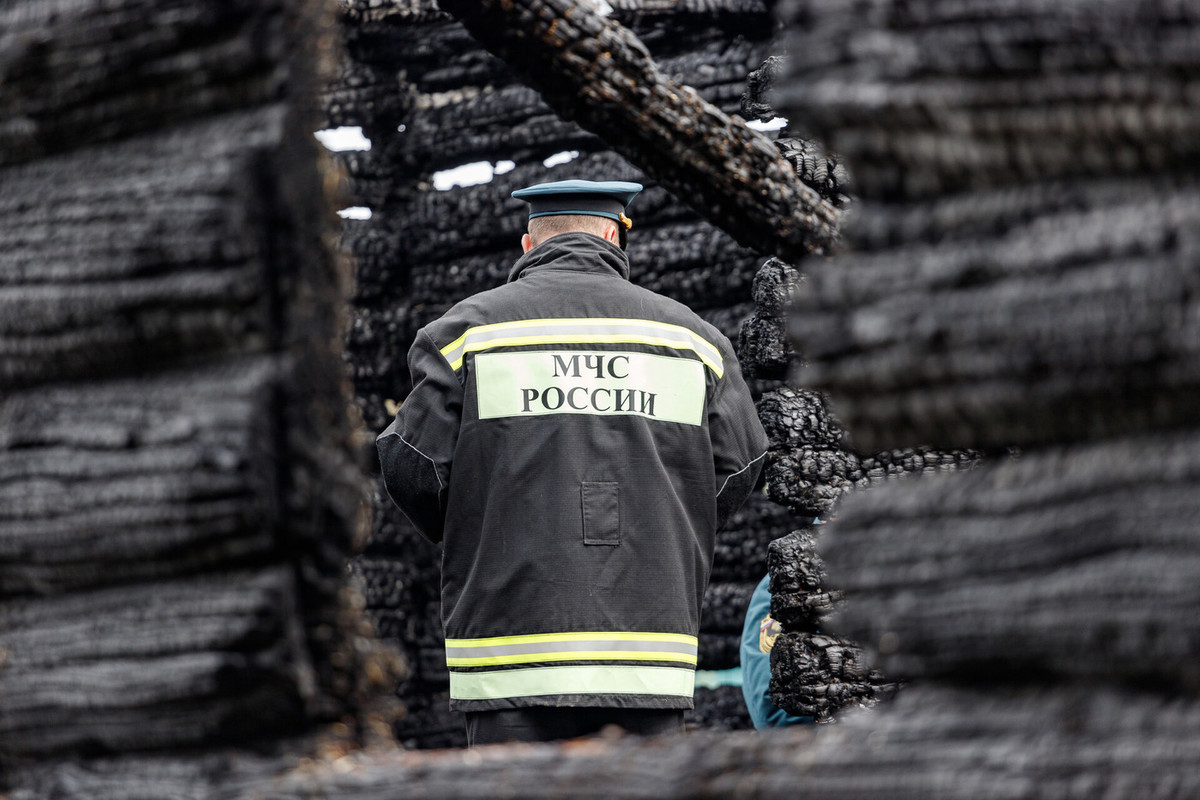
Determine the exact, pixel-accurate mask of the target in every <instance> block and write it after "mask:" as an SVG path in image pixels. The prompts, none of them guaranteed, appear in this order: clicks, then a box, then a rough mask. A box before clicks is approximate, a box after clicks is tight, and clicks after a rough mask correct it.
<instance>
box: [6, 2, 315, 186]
mask: <svg viewBox="0 0 1200 800" xmlns="http://www.w3.org/2000/svg"><path fill="white" fill-rule="evenodd" d="M326 14H328V7H326V6H322V5H321V4H315V3H306V4H298V3H286V2H280V1H279V0H273V2H269V3H246V2H215V1H214V0H204V1H203V2H198V3H161V2H151V1H150V0H119V2H99V0H74V2H71V3H66V4H57V5H54V4H51V5H33V6H26V5H14V6H8V7H6V8H5V9H4V10H2V11H0V31H3V34H2V36H0V50H3V51H4V53H5V58H4V61H3V64H0V109H3V117H4V120H5V121H4V123H3V124H2V125H0V165H4V164H12V163H16V162H21V161H31V160H34V159H37V158H41V157H44V156H47V155H50V154H53V153H59V152H62V151H65V150H71V149H74V148H77V147H79V146H80V145H82V144H87V143H91V142H98V141H108V140H116V139H121V138H124V137H127V136H130V135H133V134H136V133H139V132H142V131H146V130H149V129H153V128H159V127H163V126H165V125H168V124H170V123H173V122H175V121H177V120H180V119H185V118H189V117H199V116H205V115H213V114H218V113H222V112H227V111H230V110H233V109H237V108H247V107H253V106H265V105H268V104H271V103H274V102H278V101H280V100H283V99H285V98H286V97H289V96H290V97H292V98H293V102H303V96H304V92H305V91H306V90H311V89H312V86H313V80H314V74H315V73H316V72H319V71H320V70H321V69H322V68H328V67H329V66H331V65H330V64H329V63H328V54H326V53H325V52H324V51H325V48H327V47H328V46H329V43H328V42H323V43H322V42H317V43H316V44H315V46H313V47H311V48H310V47H308V46H309V45H310V44H312V43H313V42H314V38H315V36H314V32H315V31H316V30H317V29H318V26H317V23H318V21H320V23H321V24H323V25H328V24H329V23H330V22H331V20H330V19H324V16H325V15H326ZM297 26H301V27H304V29H306V30H308V31H309V36H308V38H306V39H304V40H303V41H301V40H300V39H298V38H297V37H296V36H295V35H294V30H296V28H297ZM146 30H153V31H154V32H155V34H154V35H153V36H146V35H144V33H145V31H146ZM181 52H186V53H188V58H186V59H182V58H180V57H179V54H180V53H181ZM314 55H316V56H318V57H319V58H318V60H314V58H313V56H314ZM6 194H7V193H6Z"/></svg>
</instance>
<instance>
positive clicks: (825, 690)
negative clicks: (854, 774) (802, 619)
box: [771, 607, 896, 722]
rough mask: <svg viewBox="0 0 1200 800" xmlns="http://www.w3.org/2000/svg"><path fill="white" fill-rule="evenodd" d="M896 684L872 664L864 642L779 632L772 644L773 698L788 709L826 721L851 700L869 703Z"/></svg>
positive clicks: (851, 701) (862, 704) (855, 703)
mask: <svg viewBox="0 0 1200 800" xmlns="http://www.w3.org/2000/svg"><path fill="white" fill-rule="evenodd" d="M772 614H774V608H773V607H772ZM895 690H896V685H895V684H894V683H891V682H889V681H888V680H887V679H886V678H885V677H884V676H883V673H881V672H879V671H878V670H875V669H871V668H870V667H869V666H868V664H867V658H866V656H865V655H864V654H863V651H862V648H860V647H859V646H858V645H856V644H854V643H853V642H850V641H848V640H846V639H843V638H841V637H839V636H832V635H828V634H820V633H781V634H779V636H778V637H777V638H776V639H775V645H774V647H772V648H771V701H772V702H774V703H775V705H777V706H779V707H780V708H782V709H783V710H784V711H787V712H788V713H789V714H795V715H796V716H811V717H814V718H815V719H816V721H818V722H827V721H829V720H830V719H832V718H833V715H834V713H836V712H839V711H841V710H842V709H844V708H846V707H847V706H851V705H857V706H860V707H863V708H870V707H871V706H873V705H874V704H875V703H877V702H878V701H879V700H880V699H881V698H886V697H888V696H890V695H891V694H892V693H894V692H895Z"/></svg>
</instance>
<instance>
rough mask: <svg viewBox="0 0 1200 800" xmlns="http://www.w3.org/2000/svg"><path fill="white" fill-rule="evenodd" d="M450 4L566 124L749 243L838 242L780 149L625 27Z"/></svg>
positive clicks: (825, 211) (595, 18) (549, 7)
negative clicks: (668, 67)
mask: <svg viewBox="0 0 1200 800" xmlns="http://www.w3.org/2000/svg"><path fill="white" fill-rule="evenodd" d="M442 5H443V6H444V7H445V8H446V9H447V10H449V11H451V13H454V14H455V15H456V16H457V17H458V18H459V19H461V20H462V21H463V22H464V24H465V25H466V27H467V28H468V30H470V31H471V33H472V35H473V36H475V37H476V38H477V39H479V41H481V42H482V43H483V44H484V45H485V46H486V47H488V48H489V49H490V50H492V52H494V53H497V54H498V55H501V56H502V57H503V58H505V60H506V61H507V62H508V64H509V65H510V66H511V67H512V68H513V69H514V70H516V71H517V72H518V73H519V74H521V76H522V77H523V78H524V79H525V80H526V81H527V82H529V83H530V85H532V86H534V87H536V88H538V89H539V91H541V92H542V94H543V97H544V98H545V99H546V100H547V102H548V103H550V104H551V106H552V107H553V108H555V109H556V110H557V111H558V112H559V113H561V114H562V115H563V116H564V117H567V118H573V119H577V120H578V121H579V122H580V123H581V124H583V125H584V126H586V127H588V128H589V129H592V130H595V131H596V132H598V133H601V134H602V135H603V136H604V137H605V139H606V141H608V142H609V144H611V145H612V146H613V147H614V149H616V150H617V151H618V152H620V153H621V154H622V155H624V156H626V157H627V158H629V159H631V160H632V161H633V162H634V163H637V164H638V165H639V166H641V167H642V168H643V169H645V170H646V172H647V173H648V174H649V175H651V176H653V177H654V178H655V179H656V180H657V181H658V182H659V183H661V184H662V185H663V186H665V187H666V188H667V189H669V190H671V191H672V193H673V194H675V195H676V196H677V197H681V198H687V202H688V204H689V206H690V207H692V208H693V209H694V210H695V211H696V212H697V213H699V214H702V215H704V216H705V217H706V218H708V219H709V220H710V221H712V222H713V223H714V224H716V225H718V226H719V227H722V228H723V229H725V230H728V231H729V232H730V233H731V234H733V235H734V236H735V237H736V238H737V239H738V241H739V242H740V243H742V244H745V245H748V246H753V247H756V248H759V249H761V250H764V251H767V252H776V253H779V254H780V255H782V256H788V257H793V258H795V257H798V256H800V255H801V254H803V253H807V252H809V251H810V250H811V249H812V248H814V247H816V248H821V247H828V246H829V245H830V244H831V243H832V242H833V241H834V238H835V237H836V228H837V224H838V214H837V212H836V210H835V209H833V208H832V207H831V206H829V205H828V204H825V203H823V202H822V201H821V199H820V198H819V196H818V195H817V194H816V193H815V192H813V191H812V190H811V189H809V188H808V187H807V186H804V185H803V184H802V183H800V182H799V181H798V180H797V179H796V177H795V173H794V172H793V171H792V170H791V169H790V168H789V167H788V166H787V165H786V163H785V162H783V161H782V160H781V159H780V157H779V155H778V153H777V151H776V150H775V148H774V147H773V146H772V145H771V144H770V142H769V141H768V140H766V139H765V138H764V137H762V136H760V135H758V134H757V133H755V132H753V131H751V130H750V129H749V128H746V127H745V126H744V125H742V124H741V123H740V122H738V121H735V120H732V119H730V118H729V117H727V116H726V115H725V114H723V113H722V112H721V111H719V110H718V109H716V108H714V107H713V106H711V105H709V104H707V103H706V102H704V101H703V100H702V99H701V98H700V97H699V95H698V94H697V93H696V92H695V90H693V89H691V88H689V87H679V86H676V85H675V84H673V83H672V82H671V81H669V80H667V79H666V78H665V77H664V76H663V75H662V74H661V72H660V71H659V69H658V67H657V66H656V65H655V63H654V61H653V59H652V58H651V57H650V54H649V52H648V51H647V50H646V49H645V46H644V45H642V44H641V42H639V41H638V40H637V38H636V37H635V36H633V35H632V34H631V33H629V32H628V31H627V30H625V29H624V28H622V27H620V26H618V25H615V24H613V23H610V22H608V21H606V20H605V19H604V18H603V17H600V16H599V15H597V14H596V13H594V12H592V11H591V10H589V9H588V8H586V7H584V6H582V5H572V4H570V3H568V2H567V0H531V1H530V2H528V3H518V4H508V5H505V4H501V3H498V2H497V3H490V2H489V3H483V4H469V3H466V2H463V1H462V0H445V2H443V3H442ZM639 87H640V88H639Z"/></svg>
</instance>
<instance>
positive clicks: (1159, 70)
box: [772, 0, 1200, 198]
mask: <svg viewBox="0 0 1200 800" xmlns="http://www.w3.org/2000/svg"><path fill="white" fill-rule="evenodd" d="M779 14H780V17H781V19H783V20H784V21H785V24H786V25H787V28H788V33H787V35H786V37H785V39H786V44H785V47H786V49H787V52H788V65H787V67H785V69H787V70H788V75H787V77H786V78H783V79H780V80H777V81H776V82H775V92H774V93H773V94H772V99H773V100H774V102H775V103H776V107H777V108H778V112H779V113H780V114H781V115H783V116H785V117H787V118H788V119H789V120H790V122H791V125H792V126H795V127H797V128H798V129H799V130H802V131H804V132H805V135H809V136H817V137H818V138H820V139H822V140H823V141H824V142H826V144H828V145H829V146H831V147H833V148H834V149H835V150H837V151H838V152H840V153H841V154H842V155H843V156H845V157H846V158H847V159H848V163H849V165H850V171H851V172H852V173H853V175H854V180H855V185H856V187H857V189H858V190H859V191H861V193H862V194H863V195H864V196H867V197H870V198H881V197H893V196H904V197H917V196H925V197H928V196H932V195H937V194H942V193H946V192H951V191H957V190H962V189H966V188H981V187H985V186H1004V185H1012V184H1017V183H1026V182H1031V181H1040V180H1045V179H1048V178H1056V177H1066V176H1075V177H1082V176H1106V175H1118V174H1137V173H1144V172H1148V171H1159V170H1163V169H1167V170H1170V169H1171V168H1172V166H1174V165H1178V164H1183V163H1191V164H1195V162H1196V159H1197V157H1198V156H1200V106H1198V105H1197V104H1196V102H1195V92H1196V90H1197V86H1198V85H1200V84H1198V82H1197V81H1198V80H1200V47H1198V46H1197V40H1198V36H1200V15H1198V14H1197V6H1196V3H1195V2H1192V1H1191V0H1184V1H1183V2H1175V3H1157V2H1144V1H1142V0H1133V1H1131V2H1122V3H1100V4H1098V3H1096V2H1093V0H1064V2H1059V0H1013V2H1007V3H1003V4H1001V3H995V4H978V3H971V2H957V1H956V0H950V1H945V0H931V1H928V2H918V3H913V2H906V0H866V2H861V3H843V2H841V0H785V2H783V3H781V4H780V7H779Z"/></svg>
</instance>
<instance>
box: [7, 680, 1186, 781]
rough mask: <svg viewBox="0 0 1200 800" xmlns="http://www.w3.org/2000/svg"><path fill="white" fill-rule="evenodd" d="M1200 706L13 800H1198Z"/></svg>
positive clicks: (1107, 698)
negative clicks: (49, 799)
mask: <svg viewBox="0 0 1200 800" xmlns="http://www.w3.org/2000/svg"><path fill="white" fill-rule="evenodd" d="M1198 763H1200V706H1198V705H1197V703H1196V701H1195V700H1191V699H1169V698H1163V697H1161V696H1157V695H1153V694H1145V693H1135V692H1127V691H1119V690H1114V689H1111V688H1105V687H1098V686H1078V687H1071V688H1049V689H1021V688H1012V687H989V688H988V689H986V690H981V689H954V688H938V689H933V688H917V687H914V688H912V689H909V690H908V691H906V692H903V693H901V694H900V695H899V696H898V697H897V698H896V700H895V701H894V703H892V704H888V705H887V706H883V707H879V708H876V709H874V710H872V711H871V712H867V713H862V714H860V713H855V714H849V715H847V717H846V718H845V719H844V720H842V721H841V722H839V724H837V725H833V726H819V727H813V726H805V727H802V728H791V729H781V730H774V731H763V732H744V733H738V732H734V733H721V734H697V735H691V736H677V737H665V738H662V739H658V740H642V739H636V738H629V739H619V740H615V741H590V742H576V743H569V744H565V745H514V746H499V747H490V748H483V749H480V750H476V751H471V752H465V751H458V752H440V753H400V752H391V753H382V752H380V753H360V754H355V755H350V756H345V757H342V758H335V757H333V756H330V757H327V758H323V759H316V760H306V761H303V762H300V763H299V764H297V763H295V762H294V761H284V760H282V759H277V758H264V757H262V756H252V755H242V756H239V757H237V758H231V757H229V756H226V755H210V756H205V757H202V758H194V757H193V758H186V757H185V758H180V757H173V758H159V759H154V758H139V759H108V760H101V761H97V762H93V763H89V764H70V765H62V766H60V767H58V768H56V769H49V768H43V769H40V770H35V771H32V773H30V774H28V776H27V779H26V781H25V783H26V785H27V787H28V788H26V789H25V790H22V791H20V792H17V793H15V794H13V795H12V798H13V800H35V798H36V799H37V800H40V799H41V798H43V797H55V798H62V799H63V800H68V799H73V798H84V797H86V798H89V800H159V799H160V798H162V797H165V796H170V797H174V796H181V797H198V798H205V800H227V799H228V800H232V799H233V798H242V797H255V798H261V799H262V800H299V798H311V797H321V798H328V800H340V798H346V799H347V800H349V798H354V800H376V798H378V799H379V800H382V799H383V798H394V797H397V796H400V795H403V796H406V797H408V796H411V797H438V798H462V799H463V800H466V799H467V798H480V799H482V798H494V797H498V796H500V797H504V796H511V797H523V798H547V799H549V798H556V799H557V798H573V799H574V800H584V799H585V798H587V799H590V798H597V800H598V799H599V798H629V799H630V800H632V799H633V798H647V799H648V798H667V799H668V800H672V799H674V798H678V799H679V800H683V798H772V799H774V798H779V800H791V799H792V798H832V799H833V800H843V799H844V800H852V799H853V800H863V799H864V798H866V799H867V800H875V799H878V800H885V799H886V800H928V798H931V797H934V798H963V800H967V799H970V800H1027V799H1028V798H1033V800H1043V799H1044V800H1095V798H1103V799H1105V800H1109V799H1112V798H1134V797H1136V798H1139V799H1140V798H1145V799H1147V800H1167V799H1168V798H1170V799H1171V800H1175V799H1176V798H1178V800H1186V799H1187V798H1191V797H1195V796H1196V795H1197V794H1198V793H1200V769H1197V766H1196V765H1197V764H1198Z"/></svg>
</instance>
